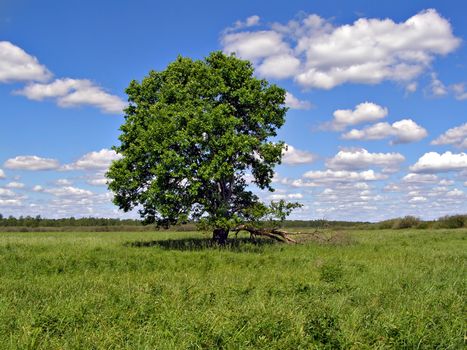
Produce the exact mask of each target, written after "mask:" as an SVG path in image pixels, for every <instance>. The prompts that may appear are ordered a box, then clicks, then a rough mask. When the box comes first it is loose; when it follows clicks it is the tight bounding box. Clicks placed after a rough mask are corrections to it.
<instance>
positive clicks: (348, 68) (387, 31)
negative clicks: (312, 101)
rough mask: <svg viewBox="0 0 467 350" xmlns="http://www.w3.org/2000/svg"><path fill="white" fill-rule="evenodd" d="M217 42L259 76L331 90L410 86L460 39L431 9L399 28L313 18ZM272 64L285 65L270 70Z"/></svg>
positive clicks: (390, 22)
mask: <svg viewBox="0 0 467 350" xmlns="http://www.w3.org/2000/svg"><path fill="white" fill-rule="evenodd" d="M221 42H222V45H223V48H224V51H225V52H227V53H231V52H235V53H236V54H237V55H238V56H240V57H242V58H245V59H249V60H252V61H254V62H255V64H256V66H257V68H258V71H260V72H261V74H263V75H266V76H270V77H275V78H286V77H289V76H293V77H294V80H295V81H296V82H298V83H299V84H300V85H302V86H304V87H309V88H320V89H331V88H333V87H335V86H338V85H341V84H344V83H363V84H377V83H380V82H382V81H385V80H392V81H397V82H403V83H405V84H407V85H409V84H411V83H413V81H414V79H416V78H417V77H418V76H419V75H420V74H421V73H422V72H424V71H426V70H427V69H429V68H430V65H431V62H432V61H433V60H434V59H435V57H436V56H439V55H446V54H448V53H450V52H452V51H454V50H455V49H456V48H457V47H458V46H459V44H460V42H461V40H460V39H459V38H457V37H455V36H454V34H453V32H452V27H451V24H450V23H449V21H448V20H447V19H445V18H444V17H442V16H441V15H440V14H438V12H437V11H436V10H434V9H429V10H424V11H422V12H420V13H417V14H416V15H414V16H412V17H410V18H409V19H407V20H406V21H404V22H399V23H397V22H394V21H393V20H391V19H377V18H369V19H367V18H360V19H358V20H357V21H355V22H354V23H352V24H345V25H340V26H335V25H333V24H332V23H331V22H330V21H327V20H325V19H323V18H321V17H319V16H318V15H315V14H311V15H309V16H305V17H303V18H302V19H300V20H292V21H290V22H289V23H287V24H285V25H284V24H279V23H276V24H274V25H272V26H271V28H270V30H261V31H237V32H236V33H232V32H229V33H224V35H223V37H222V39H221ZM281 56H282V59H279V57H281ZM271 60H272V61H276V62H281V60H282V62H283V63H282V64H278V66H277V68H276V69H274V66H273V64H271V63H270V62H271ZM263 64H265V68H262V65H263ZM284 67H287V68H285V71H284V70H283V69H284ZM412 87H413V85H412Z"/></svg>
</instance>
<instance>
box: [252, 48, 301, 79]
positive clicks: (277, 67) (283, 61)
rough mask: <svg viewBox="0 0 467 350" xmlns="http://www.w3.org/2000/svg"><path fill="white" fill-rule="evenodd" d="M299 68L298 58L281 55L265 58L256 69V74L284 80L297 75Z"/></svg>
mask: <svg viewBox="0 0 467 350" xmlns="http://www.w3.org/2000/svg"><path fill="white" fill-rule="evenodd" d="M299 67H300V60H299V59H298V58H296V57H294V56H293V55H291V54H289V53H283V54H278V55H275V56H272V57H267V58H265V59H264V61H263V63H262V64H261V65H260V66H259V67H258V73H259V74H260V75H262V76H265V77H269V78H274V79H286V78H290V77H293V76H294V75H295V74H297V72H298V71H299Z"/></svg>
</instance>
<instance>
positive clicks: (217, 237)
mask: <svg viewBox="0 0 467 350" xmlns="http://www.w3.org/2000/svg"><path fill="white" fill-rule="evenodd" d="M228 236H229V230H226V229H223V228H216V229H214V231H213V232H212V240H213V241H214V242H216V243H217V244H220V245H225V243H226V242H227V237H228Z"/></svg>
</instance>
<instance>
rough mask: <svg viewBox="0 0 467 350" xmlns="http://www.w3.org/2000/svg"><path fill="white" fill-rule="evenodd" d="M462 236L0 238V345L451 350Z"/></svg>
mask: <svg viewBox="0 0 467 350" xmlns="http://www.w3.org/2000/svg"><path fill="white" fill-rule="evenodd" d="M466 237H467V230H465V229H461V230H436V231H430V230H397V231H393V230H386V231H374V230H373V231H352V233H351V238H352V239H351V240H345V244H341V243H342V242H341V241H339V240H338V239H334V240H328V241H326V242H327V243H326V244H318V243H316V242H314V241H313V240H310V241H308V242H307V243H306V244H302V245H283V244H272V243H271V242H269V241H259V242H257V243H256V244H254V243H250V242H249V241H248V240H246V239H245V238H244V237H243V238H242V239H241V240H238V241H231V242H230V244H229V245H228V246H227V247H226V248H219V247H217V246H214V245H212V244H211V243H210V241H209V240H207V239H206V238H207V236H206V237H205V236H203V235H202V234H200V233H168V232H134V233H2V234H0V349H222V348H225V349H313V348H315V349H340V348H353V349H390V348H407V349H416V348H424V349H449V348H450V349H460V348H462V347H463V346H465V343H464V337H465V331H466V320H465V312H466V279H465V276H466V268H465V267H466V265H465V263H466V252H467V249H466V248H467V244H466Z"/></svg>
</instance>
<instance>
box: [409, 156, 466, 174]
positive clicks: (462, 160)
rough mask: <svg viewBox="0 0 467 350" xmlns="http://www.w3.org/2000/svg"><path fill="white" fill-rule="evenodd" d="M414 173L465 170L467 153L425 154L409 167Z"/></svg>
mask: <svg viewBox="0 0 467 350" xmlns="http://www.w3.org/2000/svg"><path fill="white" fill-rule="evenodd" d="M410 170H411V171H413V172H416V173H441V172H447V171H459V170H467V153H459V154H455V153H451V152H445V153H443V154H439V153H437V152H428V153H425V154H424V155H423V156H422V157H420V159H419V160H418V161H417V162H416V163H415V164H414V165H412V166H411V167H410Z"/></svg>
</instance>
